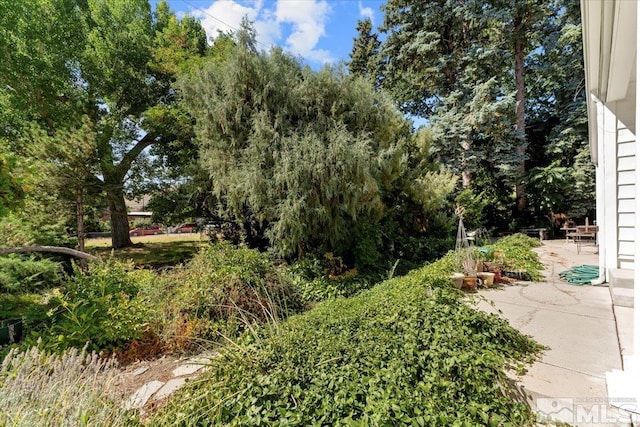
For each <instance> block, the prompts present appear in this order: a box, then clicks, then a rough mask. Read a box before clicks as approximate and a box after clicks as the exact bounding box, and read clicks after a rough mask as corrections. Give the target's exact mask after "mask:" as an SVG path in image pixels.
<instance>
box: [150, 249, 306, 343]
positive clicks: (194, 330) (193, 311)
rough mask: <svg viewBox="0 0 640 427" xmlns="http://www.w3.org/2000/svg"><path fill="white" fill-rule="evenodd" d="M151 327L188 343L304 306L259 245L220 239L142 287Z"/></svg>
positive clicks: (248, 326)
mask: <svg viewBox="0 0 640 427" xmlns="http://www.w3.org/2000/svg"><path fill="white" fill-rule="evenodd" d="M143 288H144V289H143V292H142V296H141V297H142V299H143V300H145V301H147V302H148V304H150V305H153V306H154V307H155V308H154V311H153V313H152V317H151V323H152V330H153V331H154V332H156V333H157V334H158V335H159V336H161V337H162V338H163V339H164V340H165V342H167V343H168V345H169V346H170V347H174V348H175V347H177V348H183V349H184V348H189V347H191V346H193V345H196V344H201V342H202V341H204V340H208V341H217V340H219V339H220V338H221V335H224V336H233V335H237V334H238V333H240V332H242V331H245V330H247V329H251V328H253V327H254V324H256V323H264V322H275V321H276V320H277V319H281V318H284V317H286V316H288V315H289V314H291V313H294V312H297V311H300V310H301V309H302V308H303V305H302V300H301V298H300V297H299V295H298V293H297V291H296V289H295V288H294V287H293V285H292V284H291V282H290V281H289V280H287V278H286V277H285V275H284V274H283V271H281V270H280V269H278V268H276V267H274V265H273V263H272V262H271V260H270V259H269V257H268V256H267V255H265V254H261V253H259V252H258V251H256V250H252V249H244V248H234V247H232V246H231V245H230V244H227V243H219V244H217V245H214V246H213V247H209V248H206V249H204V250H202V251H201V252H200V253H199V254H198V255H196V256H195V257H194V258H193V259H192V260H191V261H189V263H187V264H186V265H184V266H182V267H177V268H175V269H173V270H171V271H167V272H165V273H163V274H162V275H161V276H160V277H155V278H154V279H153V280H152V281H149V282H147V283H146V285H144V286H143Z"/></svg>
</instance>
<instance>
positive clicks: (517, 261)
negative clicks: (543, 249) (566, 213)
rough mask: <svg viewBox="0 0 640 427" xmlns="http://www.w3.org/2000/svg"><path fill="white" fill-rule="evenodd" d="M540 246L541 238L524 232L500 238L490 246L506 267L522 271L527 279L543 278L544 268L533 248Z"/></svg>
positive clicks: (510, 269)
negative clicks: (535, 237)
mask: <svg viewBox="0 0 640 427" xmlns="http://www.w3.org/2000/svg"><path fill="white" fill-rule="evenodd" d="M538 246H540V240H538V239H534V238H533V237H529V236H526V235H524V234H520V233H518V234H513V235H511V236H507V237H504V238H502V239H500V240H498V241H497V242H496V243H495V244H493V245H491V246H490V248H491V249H492V250H493V253H494V254H495V256H496V257H499V258H500V260H501V261H502V263H503V264H504V269H505V270H507V271H514V272H519V273H522V274H523V275H524V277H525V279H527V280H533V281H537V280H541V279H542V274H541V273H540V271H541V270H542V269H543V266H542V264H541V263H540V261H539V260H538V255H537V254H536V253H535V252H533V251H532V250H531V248H535V247H538Z"/></svg>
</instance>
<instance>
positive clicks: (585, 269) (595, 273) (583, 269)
mask: <svg viewBox="0 0 640 427" xmlns="http://www.w3.org/2000/svg"><path fill="white" fill-rule="evenodd" d="M599 275H600V270H599V268H598V266H597V265H586V264H585V265H579V266H578V267H573V268H572V269H571V270H567V271H563V272H561V273H560V274H559V276H560V278H561V279H564V280H566V281H567V282H569V284H570V285H577V286H582V285H590V284H591V281H592V280H595V279H597V278H598V277H599Z"/></svg>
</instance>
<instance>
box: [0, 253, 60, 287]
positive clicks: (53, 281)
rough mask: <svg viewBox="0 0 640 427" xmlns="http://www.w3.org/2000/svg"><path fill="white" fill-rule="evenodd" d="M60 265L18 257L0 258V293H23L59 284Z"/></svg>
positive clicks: (43, 260)
mask: <svg viewBox="0 0 640 427" xmlns="http://www.w3.org/2000/svg"><path fill="white" fill-rule="evenodd" d="M63 274H64V272H63V267H62V265H61V264H60V263H58V262H55V261H51V260H49V259H37V258H35V257H33V256H32V257H30V258H26V259H25V258H23V257H20V256H2V257H0V292H8V293H23V292H33V291H38V290H41V289H44V288H52V287H54V286H57V285H59V284H60V281H61V280H62V277H63Z"/></svg>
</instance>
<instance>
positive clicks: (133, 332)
mask: <svg viewBox="0 0 640 427" xmlns="http://www.w3.org/2000/svg"><path fill="white" fill-rule="evenodd" d="M152 274H153V273H151V272H148V271H143V270H134V269H133V265H132V264H128V263H122V262H119V261H115V260H109V261H106V262H100V263H92V264H91V265H90V267H89V270H88V271H83V270H80V269H75V271H74V275H73V276H71V277H69V278H68V279H67V280H66V281H65V282H64V283H63V285H62V287H61V288H59V289H58V288H56V289H54V290H53V292H52V293H51V296H50V298H49V301H48V303H47V307H48V308H49V310H48V312H47V315H48V319H47V321H46V322H44V323H43V324H40V325H33V327H34V330H33V331H32V333H31V337H29V338H28V339H27V344H31V345H33V344H36V343H37V344H38V345H39V346H40V347H42V348H44V349H47V350H57V351H59V350H63V349H66V348H68V347H77V348H82V347H83V346H84V345H88V346H89V348H91V349H94V350H96V351H97V350H101V349H109V348H113V347H115V346H117V345H119V344H122V343H124V342H127V341H129V340H131V339H134V338H139V337H141V335H142V333H143V332H144V331H145V330H146V329H147V323H146V320H147V318H148V312H149V307H147V306H145V304H143V302H142V300H140V299H138V298H136V296H137V293H138V290H139V282H141V281H143V280H144V279H145V278H146V277H148V276H149V275H152ZM43 309H46V308H43Z"/></svg>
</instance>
